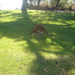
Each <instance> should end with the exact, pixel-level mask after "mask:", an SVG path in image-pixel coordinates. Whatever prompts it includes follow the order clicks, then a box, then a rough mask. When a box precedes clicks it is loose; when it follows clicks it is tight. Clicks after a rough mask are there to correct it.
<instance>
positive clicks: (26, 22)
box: [0, 12, 75, 75]
mask: <svg viewBox="0 0 75 75" xmlns="http://www.w3.org/2000/svg"><path fill="white" fill-rule="evenodd" d="M8 13H11V12H4V14H8ZM29 13H32V12H29ZM33 14H34V13H33ZM11 15H12V16H13V17H14V19H15V18H16V17H21V16H23V17H22V18H20V19H18V20H17V21H11V22H5V23H2V22H1V23H0V34H1V36H0V38H3V37H7V38H12V39H15V41H16V42H17V41H25V40H26V41H27V44H28V45H29V46H28V47H27V50H30V51H31V52H32V53H34V54H35V55H36V59H34V60H33V61H32V62H31V63H30V67H29V70H27V71H28V74H29V75H68V73H69V71H70V70H72V69H73V66H74V63H73V62H75V60H74V58H75V55H74V53H75V51H74V49H75V48H74V45H75V43H74V41H75V40H74V38H75V36H74V33H75V32H74V29H75V28H74V27H73V28H72V27H70V26H69V27H67V26H66V25H59V24H56V25H55V24H44V25H45V26H46V27H47V30H48V32H49V34H53V33H54V34H56V36H53V37H52V36H51V37H44V36H42V37H41V38H35V37H32V36H30V35H29V33H30V29H31V28H32V27H34V26H35V24H37V23H39V22H38V21H39V19H38V16H37V15H28V13H27V12H22V14H20V13H18V14H16V13H11ZM38 15H39V14H38ZM41 15H42V14H41ZM43 15H45V13H43ZM47 15H48V17H51V16H52V13H51V14H46V16H47ZM8 16H10V15H8ZM53 16H54V17H53ZM53 16H52V17H51V18H52V20H51V21H55V22H57V20H58V19H59V18H58V17H57V18H56V20H55V17H56V14H54V15H53ZM6 17H7V16H6ZM30 17H32V19H36V21H34V22H33V21H32V19H30ZM42 17H43V16H41V21H42ZM45 20H47V21H49V18H48V19H45ZM43 21H44V20H43ZM62 22H63V24H67V25H68V24H69V23H66V21H63V20H62ZM40 23H41V22H40ZM70 25H71V24H70ZM64 32H65V33H64ZM71 36H72V37H71ZM52 47H53V48H52ZM24 48H25V47H24ZM25 51H26V49H25V50H24V52H25ZM31 58H32V57H31ZM28 60H29V59H28Z"/></svg>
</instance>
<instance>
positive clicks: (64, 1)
mask: <svg viewBox="0 0 75 75" xmlns="http://www.w3.org/2000/svg"><path fill="white" fill-rule="evenodd" d="M27 4H28V6H46V7H68V8H72V7H73V6H74V5H75V0H27Z"/></svg>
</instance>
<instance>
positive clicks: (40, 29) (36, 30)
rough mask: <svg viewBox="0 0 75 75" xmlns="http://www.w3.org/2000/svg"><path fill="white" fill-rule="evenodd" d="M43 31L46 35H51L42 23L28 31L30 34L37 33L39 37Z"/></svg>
mask: <svg viewBox="0 0 75 75" xmlns="http://www.w3.org/2000/svg"><path fill="white" fill-rule="evenodd" d="M44 32H45V33H46V34H47V36H53V35H49V34H48V32H47V29H46V27H45V26H44V25H36V26H35V27H34V28H33V30H31V31H30V35H31V34H32V33H38V36H39V37H41V34H43V33H44Z"/></svg>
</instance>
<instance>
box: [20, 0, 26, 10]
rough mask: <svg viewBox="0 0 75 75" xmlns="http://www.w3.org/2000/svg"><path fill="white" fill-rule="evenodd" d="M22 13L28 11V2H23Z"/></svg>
mask: <svg viewBox="0 0 75 75" xmlns="http://www.w3.org/2000/svg"><path fill="white" fill-rule="evenodd" d="M21 11H27V0H23V2H22V7H21Z"/></svg>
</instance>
